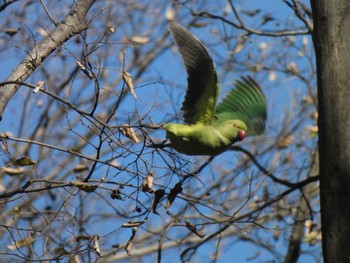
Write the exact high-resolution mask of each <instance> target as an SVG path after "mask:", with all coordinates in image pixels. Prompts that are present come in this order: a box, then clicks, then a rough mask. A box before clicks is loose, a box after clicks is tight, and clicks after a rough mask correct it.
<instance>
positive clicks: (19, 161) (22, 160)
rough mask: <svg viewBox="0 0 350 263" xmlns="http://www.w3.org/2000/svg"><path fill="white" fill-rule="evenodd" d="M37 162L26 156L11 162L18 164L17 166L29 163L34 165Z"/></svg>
mask: <svg viewBox="0 0 350 263" xmlns="http://www.w3.org/2000/svg"><path fill="white" fill-rule="evenodd" d="M37 163H38V162H37V161H34V160H32V159H30V158H29V157H28V156H24V157H21V158H19V159H17V160H15V161H13V162H12V164H13V165H18V166H30V165H35V164H37Z"/></svg>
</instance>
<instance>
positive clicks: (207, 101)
mask: <svg viewBox="0 0 350 263" xmlns="http://www.w3.org/2000/svg"><path fill="white" fill-rule="evenodd" d="M169 30H170V32H171V33H172V35H173V36H174V38H175V42H176V43H177V45H178V46H179V51H180V53H181V56H182V58H183V60H184V64H185V66H186V70H187V74H188V89H187V92H186V96H185V100H184V102H183V104H182V108H181V109H182V110H183V111H184V120H185V124H176V123H167V124H164V125H163V128H164V129H165V130H166V133H167V138H168V139H169V140H170V146H171V147H172V148H173V149H175V150H177V151H178V152H181V153H184V154H187V155H212V156H213V155H218V154H220V153H222V152H224V151H226V150H227V149H229V148H230V146H231V145H232V144H233V143H235V142H237V141H241V140H243V139H244V137H245V136H246V135H256V134H260V133H262V132H263V131H264V129H265V120H266V101H265V96H264V94H263V93H262V91H261V89H260V87H259V85H258V84H257V83H256V82H255V81H254V80H253V79H252V78H250V77H246V78H242V80H241V81H237V84H236V89H233V90H231V91H230V93H229V94H228V95H227V96H226V97H225V98H224V100H223V102H222V103H220V104H219V105H217V106H216V101H217V97H218V94H219V90H220V87H219V83H218V80H217V75H216V70H215V64H214V62H213V60H212V58H211V57H210V55H209V53H208V51H207V50H206V48H205V47H204V45H203V44H202V43H201V42H200V41H199V40H198V39H197V38H196V37H195V36H193V35H192V34H191V33H190V32H189V31H188V30H186V29H185V28H183V27H182V26H180V25H178V24H175V23H172V24H171V25H170V26H169Z"/></svg>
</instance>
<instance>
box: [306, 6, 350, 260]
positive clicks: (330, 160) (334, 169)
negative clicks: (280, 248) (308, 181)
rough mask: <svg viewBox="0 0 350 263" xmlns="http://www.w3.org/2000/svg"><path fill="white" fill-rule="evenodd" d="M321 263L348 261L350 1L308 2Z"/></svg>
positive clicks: (349, 198) (349, 202)
mask: <svg viewBox="0 0 350 263" xmlns="http://www.w3.org/2000/svg"><path fill="white" fill-rule="evenodd" d="M311 5H312V9H313V18H314V32H313V41H314V45H315V52H316V64H317V82H318V110H319V118H318V122H319V154H320V194H321V221H322V242H323V243H322V245H323V257H324V262H338V263H339V262H350V252H349V244H350V223H349V222H350V221H349V220H350V33H349V32H350V1H349V0H339V1H335V0H311Z"/></svg>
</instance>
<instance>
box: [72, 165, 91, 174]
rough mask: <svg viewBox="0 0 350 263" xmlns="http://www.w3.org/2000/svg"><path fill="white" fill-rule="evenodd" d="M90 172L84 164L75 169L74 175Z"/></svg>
mask: <svg viewBox="0 0 350 263" xmlns="http://www.w3.org/2000/svg"><path fill="white" fill-rule="evenodd" d="M86 170H88V167H87V166H86V164H84V163H79V164H77V165H76V166H75V167H74V168H73V172H74V173H81V172H84V171H86Z"/></svg>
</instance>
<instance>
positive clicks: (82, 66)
mask: <svg viewBox="0 0 350 263" xmlns="http://www.w3.org/2000/svg"><path fill="white" fill-rule="evenodd" d="M76 63H77V65H78V67H79V68H80V69H81V71H82V72H83V73H84V74H85V75H86V76H87V77H88V78H89V79H93V78H94V75H92V73H91V72H90V71H89V70H88V69H87V68H86V67H85V66H84V65H83V63H81V62H80V61H79V60H77V61H76Z"/></svg>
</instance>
